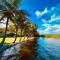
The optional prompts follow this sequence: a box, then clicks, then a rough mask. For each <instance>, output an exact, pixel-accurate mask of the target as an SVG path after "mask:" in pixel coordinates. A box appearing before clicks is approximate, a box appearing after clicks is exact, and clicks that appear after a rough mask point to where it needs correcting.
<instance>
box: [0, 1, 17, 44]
mask: <svg viewBox="0 0 60 60" xmlns="http://www.w3.org/2000/svg"><path fill="white" fill-rule="evenodd" d="M17 1H18V0H15V1H13V2H14V4H12V5H11V2H10V3H9V2H8V1H7V0H2V5H1V7H2V9H1V10H0V12H2V14H1V15H2V18H1V19H0V20H2V19H3V18H7V21H6V28H5V32H4V36H3V40H2V42H1V43H2V44H3V43H4V41H5V37H6V32H7V27H8V22H9V20H12V18H13V15H14V14H13V12H14V9H15V8H13V7H15V6H16V4H15V3H16V2H17Z"/></svg>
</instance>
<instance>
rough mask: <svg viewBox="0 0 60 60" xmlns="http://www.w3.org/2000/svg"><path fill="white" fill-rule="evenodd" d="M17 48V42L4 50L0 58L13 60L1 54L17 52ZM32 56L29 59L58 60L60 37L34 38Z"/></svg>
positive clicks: (18, 47)
mask: <svg viewBox="0 0 60 60" xmlns="http://www.w3.org/2000/svg"><path fill="white" fill-rule="evenodd" d="M28 48H29V47H28ZM19 50H20V45H19V44H18V45H16V46H15V47H11V48H10V49H7V50H6V51H4V52H3V54H2V58H0V60H2V59H3V60H13V59H11V58H10V59H7V58H6V57H3V56H8V55H12V54H16V53H18V52H19ZM31 51H32V50H31ZM33 57H34V59H31V60H60V39H54V38H38V39H37V40H36V46H35V53H34V55H33ZM14 58H15V57H14ZM31 58H32V57H31Z"/></svg>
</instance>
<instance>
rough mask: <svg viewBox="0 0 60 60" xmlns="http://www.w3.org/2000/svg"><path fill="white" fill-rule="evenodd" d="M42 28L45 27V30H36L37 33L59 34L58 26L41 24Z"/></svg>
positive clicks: (59, 26) (59, 28)
mask: <svg viewBox="0 0 60 60" xmlns="http://www.w3.org/2000/svg"><path fill="white" fill-rule="evenodd" d="M42 26H44V27H45V29H40V30H39V29H38V31H39V32H40V33H41V34H49V33H60V24H59V25H58V24H55V25H51V24H42Z"/></svg>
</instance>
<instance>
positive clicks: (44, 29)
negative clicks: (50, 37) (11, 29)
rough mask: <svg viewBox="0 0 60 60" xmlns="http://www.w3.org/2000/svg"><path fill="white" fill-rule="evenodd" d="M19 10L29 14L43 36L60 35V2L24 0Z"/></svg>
mask: <svg viewBox="0 0 60 60" xmlns="http://www.w3.org/2000/svg"><path fill="white" fill-rule="evenodd" d="M19 9H24V10H27V11H28V12H29V14H30V15H31V16H30V17H29V18H30V21H32V22H33V23H35V24H37V26H38V27H37V30H38V31H39V32H40V33H41V34H43V33H44V34H51V33H60V0H22V3H21V4H20V5H19ZM0 26H3V27H5V26H4V25H3V24H1V25H0Z"/></svg>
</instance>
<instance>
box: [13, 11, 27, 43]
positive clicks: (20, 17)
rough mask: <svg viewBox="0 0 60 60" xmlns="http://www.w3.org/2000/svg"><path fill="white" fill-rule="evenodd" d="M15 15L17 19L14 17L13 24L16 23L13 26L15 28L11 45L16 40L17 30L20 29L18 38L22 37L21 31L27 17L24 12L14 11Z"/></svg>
mask: <svg viewBox="0 0 60 60" xmlns="http://www.w3.org/2000/svg"><path fill="white" fill-rule="evenodd" d="M15 12H16V14H17V15H18V16H17V18H16V17H15V19H16V20H15V19H14V21H15V22H14V23H17V24H15V27H16V36H15V40H14V42H13V43H15V41H16V39H17V31H18V29H20V37H22V31H23V28H24V22H25V21H26V19H27V18H26V17H27V16H28V13H26V11H25V10H16V11H15ZM18 12H19V13H18Z"/></svg>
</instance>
